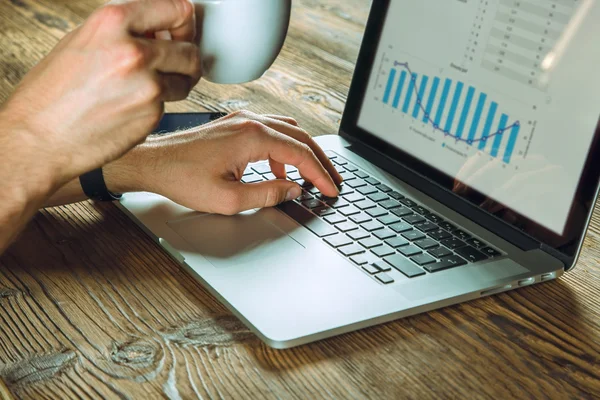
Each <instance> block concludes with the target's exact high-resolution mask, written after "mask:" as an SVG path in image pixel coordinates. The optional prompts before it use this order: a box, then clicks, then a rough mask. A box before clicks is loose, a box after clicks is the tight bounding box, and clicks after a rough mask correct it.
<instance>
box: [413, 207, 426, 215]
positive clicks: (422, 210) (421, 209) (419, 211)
mask: <svg viewBox="0 0 600 400" xmlns="http://www.w3.org/2000/svg"><path fill="white" fill-rule="evenodd" d="M412 209H413V210H414V211H415V212H416V213H417V214H421V215H427V214H429V210H428V209H426V208H425V207H421V206H415V207H413V208H412Z"/></svg>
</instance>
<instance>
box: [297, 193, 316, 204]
mask: <svg viewBox="0 0 600 400" xmlns="http://www.w3.org/2000/svg"><path fill="white" fill-rule="evenodd" d="M312 199H313V196H312V194H310V193H308V192H302V194H301V195H300V197H298V199H297V200H298V201H299V202H303V201H306V200H312Z"/></svg>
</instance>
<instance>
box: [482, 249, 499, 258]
mask: <svg viewBox="0 0 600 400" xmlns="http://www.w3.org/2000/svg"><path fill="white" fill-rule="evenodd" d="M481 252H482V253H484V254H485V255H487V256H488V257H498V256H499V255H500V254H501V253H500V252H499V251H498V250H496V249H493V248H491V247H484V248H483V249H481Z"/></svg>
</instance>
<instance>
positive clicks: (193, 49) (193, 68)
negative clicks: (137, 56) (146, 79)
mask: <svg viewBox="0 0 600 400" xmlns="http://www.w3.org/2000/svg"><path fill="white" fill-rule="evenodd" d="M137 41H138V43H139V45H140V46H141V47H142V48H143V49H144V51H146V52H147V56H148V58H149V59H150V67H151V68H153V69H156V70H158V71H160V72H164V73H170V74H181V75H187V76H189V77H191V78H192V80H193V81H194V84H196V83H198V81H199V80H200V76H201V75H202V65H201V62H200V49H199V48H198V46H196V45H195V44H192V43H187V42H173V41H167V40H148V39H138V40H137Z"/></svg>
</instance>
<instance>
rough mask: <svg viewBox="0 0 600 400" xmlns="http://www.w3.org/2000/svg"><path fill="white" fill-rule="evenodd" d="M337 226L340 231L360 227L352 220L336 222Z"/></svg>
mask: <svg viewBox="0 0 600 400" xmlns="http://www.w3.org/2000/svg"><path fill="white" fill-rule="evenodd" d="M335 227H336V228H337V229H338V230H339V231H340V232H344V233H346V232H350V231H353V230H355V229H358V226H356V225H355V224H353V223H352V222H350V221H346V222H341V223H339V224H336V225H335Z"/></svg>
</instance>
